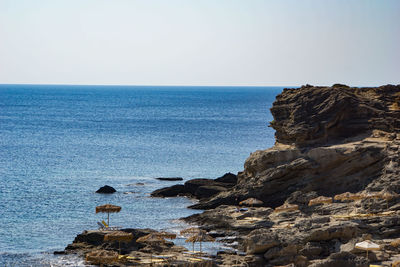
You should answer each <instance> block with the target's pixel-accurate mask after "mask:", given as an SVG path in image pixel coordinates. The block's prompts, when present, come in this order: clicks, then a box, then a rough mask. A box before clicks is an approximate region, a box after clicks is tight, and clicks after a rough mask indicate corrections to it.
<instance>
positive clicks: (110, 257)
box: [86, 250, 118, 264]
mask: <svg viewBox="0 0 400 267" xmlns="http://www.w3.org/2000/svg"><path fill="white" fill-rule="evenodd" d="M86 261H87V262H90V263H91V264H104V263H106V264H107V263H113V262H116V261H118V253H117V252H115V251H109V250H95V251H92V252H89V253H87V254H86Z"/></svg>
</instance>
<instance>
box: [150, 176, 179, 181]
mask: <svg viewBox="0 0 400 267" xmlns="http://www.w3.org/2000/svg"><path fill="white" fill-rule="evenodd" d="M156 179H157V180H160V181H183V178H182V177H157V178H156Z"/></svg>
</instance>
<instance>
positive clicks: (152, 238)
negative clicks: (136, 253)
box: [136, 232, 165, 243]
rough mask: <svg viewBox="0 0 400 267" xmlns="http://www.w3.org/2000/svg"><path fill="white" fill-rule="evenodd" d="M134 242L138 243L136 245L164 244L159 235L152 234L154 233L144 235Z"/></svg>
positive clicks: (162, 238)
mask: <svg viewBox="0 0 400 267" xmlns="http://www.w3.org/2000/svg"><path fill="white" fill-rule="evenodd" d="M136 242H138V243H152V242H154V243H157V242H159V243H165V239H164V237H162V236H161V235H160V234H159V233H157V232H154V233H150V234H147V235H144V236H142V237H139V238H138V239H136Z"/></svg>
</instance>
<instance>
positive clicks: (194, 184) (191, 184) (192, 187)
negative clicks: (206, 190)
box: [184, 178, 214, 195]
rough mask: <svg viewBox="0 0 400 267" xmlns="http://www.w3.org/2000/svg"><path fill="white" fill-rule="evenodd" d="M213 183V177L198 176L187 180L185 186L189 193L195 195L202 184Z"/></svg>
mask: <svg viewBox="0 0 400 267" xmlns="http://www.w3.org/2000/svg"><path fill="white" fill-rule="evenodd" d="M213 183H214V180H213V179H205V178H198V179H192V180H189V181H186V182H185V184H184V186H185V191H186V192H187V193H189V194H192V195H194V194H195V192H196V190H197V188H199V187H200V186H204V185H211V184H213Z"/></svg>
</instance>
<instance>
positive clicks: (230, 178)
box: [214, 172, 237, 184]
mask: <svg viewBox="0 0 400 267" xmlns="http://www.w3.org/2000/svg"><path fill="white" fill-rule="evenodd" d="M214 181H216V182H220V183H228V184H236V182H237V176H236V175H235V174H233V173H230V172H228V173H225V174H224V175H223V176H221V177H219V178H217V179H215V180H214Z"/></svg>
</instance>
